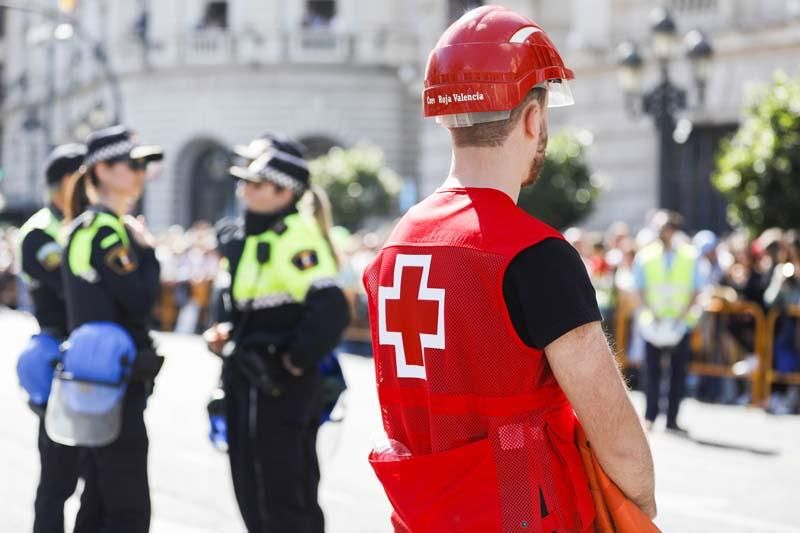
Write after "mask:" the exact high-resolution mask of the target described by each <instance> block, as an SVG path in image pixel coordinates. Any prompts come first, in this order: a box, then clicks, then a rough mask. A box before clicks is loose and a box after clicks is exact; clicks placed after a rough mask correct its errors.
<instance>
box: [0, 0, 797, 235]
mask: <svg viewBox="0 0 800 533" xmlns="http://www.w3.org/2000/svg"><path fill="white" fill-rule="evenodd" d="M478 3H480V2H476V1H472V0H449V1H448V0H407V1H402V0H385V1H382V2H374V1H370V0H303V1H300V0H297V1H292V2H283V1H280V0H228V1H208V0H163V1H158V2H156V1H154V0H138V1H130V2H117V1H109V0H72V2H65V1H63V0H62V2H61V4H62V7H64V4H66V5H67V7H68V8H69V7H72V8H73V10H72V11H71V12H70V13H69V17H72V19H70V18H69V17H68V16H67V15H63V14H62V15H60V16H59V15H58V11H57V8H58V4H59V2H57V1H56V0H38V1H37V2H33V3H31V2H28V4H38V5H40V6H41V7H42V9H43V10H44V11H47V13H48V14H49V15H52V16H50V17H44V16H42V15H41V14H37V13H30V12H23V11H18V10H10V11H7V12H6V14H5V33H4V43H3V47H2V51H3V54H2V61H3V69H2V72H3V74H2V76H3V80H4V81H3V88H4V91H3V94H4V100H3V106H2V166H3V172H4V176H5V177H4V180H3V181H2V182H0V192H2V194H3V195H4V196H5V198H6V201H7V202H8V203H9V204H11V205H14V204H26V203H30V204H33V203H36V202H38V201H40V199H41V195H42V190H43V177H42V176H41V174H42V172H41V170H42V169H41V163H42V161H43V159H44V157H45V155H46V153H47V150H48V149H49V146H51V145H53V144H57V143H60V142H64V141H68V140H76V139H82V138H83V137H85V135H86V133H87V132H88V131H89V130H91V128H93V127H97V126H99V125H102V124H107V123H111V122H114V121H115V120H121V121H123V122H124V123H126V124H128V125H130V126H132V127H133V128H135V129H136V130H137V131H138V132H139V133H140V136H141V137H142V139H143V140H145V141H148V142H157V143H160V144H162V145H163V146H164V147H165V149H166V152H167V160H166V161H165V163H164V167H163V170H162V173H161V176H160V177H159V178H158V179H157V180H155V181H154V182H153V183H151V184H150V185H149V186H148V188H147V193H146V196H145V199H144V204H143V207H144V211H145V214H146V215H147V216H148V218H149V220H150V222H151V224H152V225H153V226H154V227H156V228H163V227H165V226H167V225H169V224H174V223H180V224H188V223H191V222H192V221H194V220H198V219H209V218H212V219H213V218H216V217H218V216H220V215H221V214H222V213H224V212H225V211H226V210H229V209H230V207H231V205H232V203H233V197H232V194H233V192H232V187H231V186H230V182H229V181H228V179H227V176H226V168H227V164H228V163H227V152H226V150H227V147H229V146H230V145H232V144H236V143H242V142H245V141H246V140H247V139H249V138H251V137H252V136H254V135H256V134H258V133H259V132H261V131H265V130H272V131H282V132H285V133H287V134H289V135H292V136H295V137H297V138H299V139H301V140H303V141H304V142H305V143H306V144H307V145H308V146H309V147H310V148H311V151H312V152H313V153H324V151H326V150H327V149H328V148H330V147H331V146H334V145H341V146H350V145H354V144H356V143H358V142H360V141H367V142H370V143H373V144H376V145H378V146H380V147H381V148H382V149H383V150H384V152H385V154H386V160H387V163H388V164H389V165H390V166H391V167H393V168H394V169H395V170H396V171H397V172H398V173H399V174H400V175H401V176H403V177H404V179H405V180H406V181H407V182H408V183H410V184H413V185H414V186H415V188H416V190H417V192H418V194H420V195H423V194H426V193H428V192H430V191H431V190H433V189H435V188H436V186H437V185H438V183H439V182H440V181H441V180H442V179H443V178H444V177H445V175H446V173H447V170H448V168H449V162H450V152H449V142H448V141H449V139H448V134H447V132H446V130H443V129H442V128H440V127H438V126H436V125H435V124H433V123H432V122H431V121H423V120H422V118H421V106H420V100H419V98H420V92H421V89H422V81H421V79H422V76H423V74H424V66H425V60H426V58H427V53H428V51H429V50H430V49H431V47H432V46H433V45H434V44H435V42H436V40H437V39H438V37H439V35H440V34H441V32H442V30H443V29H444V28H445V27H446V26H447V24H448V23H449V22H450V21H451V20H453V19H454V18H455V17H457V16H458V15H459V14H460V13H462V12H463V11H464V10H465V9H466V8H468V7H472V6H474V5H476V4H478ZM504 3H505V4H506V5H508V6H509V7H512V8H515V9H518V10H519V11H521V12H524V13H526V14H528V15H531V16H532V17H533V18H534V19H535V20H537V21H538V22H539V23H540V24H541V25H542V26H543V27H544V28H545V29H546V30H547V31H548V33H550V34H551V35H552V37H553V38H554V40H555V42H556V44H557V45H558V46H559V47H560V48H561V49H562V50H563V55H564V56H565V58H566V60H567V62H568V63H569V64H570V65H571V66H572V67H573V68H574V70H575V72H576V77H577V79H576V80H575V83H574V84H573V92H574V93H575V98H576V102H577V105H576V106H574V107H572V108H567V109H555V110H553V113H551V116H550V118H551V129H552V130H559V129H561V128H565V127H571V128H579V129H581V130H587V131H589V132H590V133H591V134H592V136H593V138H594V143H593V144H592V146H591V147H590V148H589V151H588V157H589V162H590V165H591V167H592V170H593V172H595V173H596V175H597V176H598V181H600V182H601V183H602V185H603V188H604V192H603V194H602V196H601V199H600V201H599V203H598V206H597V209H596V211H595V213H594V214H593V215H592V217H591V218H590V220H589V221H587V224H588V225H590V226H593V227H603V226H605V225H607V224H608V223H610V222H611V221H613V220H625V221H627V222H629V223H631V224H633V225H640V224H641V223H642V222H643V219H644V216H645V214H646V212H647V211H648V210H649V209H652V208H653V207H655V206H656V205H657V203H658V197H657V191H658V182H657V175H656V174H657V172H656V169H657V167H656V163H657V138H656V134H655V129H654V127H653V125H652V122H651V121H650V120H649V119H648V118H647V117H643V116H638V117H631V116H628V115H627V114H626V112H625V105H624V98H623V93H622V91H621V90H620V88H619V87H618V84H617V69H616V66H615V54H614V50H615V48H616V45H617V44H618V43H619V42H620V41H622V40H623V39H626V38H634V39H639V40H640V41H642V43H645V41H646V38H647V35H648V31H649V30H648V19H647V15H648V12H649V10H650V8H652V7H653V6H654V5H656V4H657V3H658V2H655V1H644V0H636V1H634V0H571V1H564V0H513V1H512V0H508V1H506V2H504ZM667 4H668V6H669V7H670V8H672V9H673V11H674V17H675V19H676V21H677V23H678V26H679V30H688V29H690V28H695V27H697V28H702V29H704V30H706V31H707V32H708V33H709V35H710V38H711V39H712V42H713V44H714V48H715V52H716V54H715V58H714V61H713V63H712V66H711V71H710V74H709V82H708V89H707V96H706V105H705V106H704V107H703V108H702V109H700V108H697V107H696V106H695V107H693V108H690V109H689V110H688V111H687V112H686V114H685V118H688V119H689V120H690V123H691V124H692V125H693V129H692V131H691V134H690V135H688V139H687V142H686V143H685V144H686V149H685V150H684V152H682V155H681V157H680V161H678V162H676V166H679V167H680V168H681V172H682V173H683V174H685V175H687V176H689V177H687V178H685V179H683V181H681V183H685V184H686V186H687V187H689V188H688V189H687V190H686V191H685V194H684V196H687V197H690V198H697V199H698V201H697V203H698V205H697V206H695V205H692V206H689V205H688V204H687V207H686V208H687V209H690V208H691V209H696V210H697V209H700V210H702V209H701V208H702V207H703V206H704V205H707V200H706V199H705V197H706V196H707V195H708V194H709V192H708V191H705V190H703V191H701V192H702V194H694V196H693V191H694V189H692V188H691V187H693V184H697V183H700V184H702V183H703V180H705V182H706V183H707V178H708V168H706V167H708V166H709V165H710V163H709V161H711V155H712V154H713V146H715V145H716V143H717V142H718V140H719V138H720V137H721V136H722V135H724V134H725V133H727V132H729V131H730V129H731V128H732V127H734V126H735V124H736V123H737V122H738V120H739V111H740V108H741V105H742V102H743V99H744V88H745V86H746V85H747V83H748V82H750V81H766V80H768V79H769V78H770V77H771V76H772V73H773V71H774V70H776V69H778V68H783V69H785V70H788V71H791V70H792V69H797V64H798V61H797V58H798V57H800V18H798V15H800V5H798V4H800V2H798V0H762V1H759V2H751V1H747V0H671V1H668V2H667ZM672 75H673V78H674V79H675V81H676V82H677V83H679V84H681V85H684V86H686V87H691V85H692V79H691V73H690V69H689V68H688V64H687V63H686V61H683V60H679V61H677V62H676V63H675V65H674V68H673V69H672ZM655 77H656V71H655V69H654V70H653V71H652V72H648V78H649V81H651V82H652V81H654V80H655ZM701 152H702V154H701V155H697V154H700V153H701ZM694 192H695V193H696V192H697V191H694ZM698 206H699V207H698ZM698 216H701V218H700V219H698V220H701V219H702V215H698Z"/></svg>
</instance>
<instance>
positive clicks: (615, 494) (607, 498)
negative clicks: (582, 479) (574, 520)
mask: <svg viewBox="0 0 800 533" xmlns="http://www.w3.org/2000/svg"><path fill="white" fill-rule="evenodd" d="M575 441H576V444H577V445H578V450H579V451H580V453H581V459H582V460H583V466H584V468H585V469H586V478H587V479H588V480H589V490H590V491H591V493H592V500H594V509H595V525H594V530H595V533H660V532H661V530H660V529H658V527H656V525H655V524H654V523H653V521H652V520H650V519H649V518H648V517H647V516H646V515H645V514H644V513H643V512H642V510H641V509H639V507H637V506H636V504H634V503H633V502H632V501H630V500H629V499H628V498H627V497H626V496H625V495H624V494H623V493H622V491H621V490H619V487H617V486H616V485H615V484H614V482H613V481H611V479H610V478H609V477H608V475H607V474H606V473H605V472H604V471H603V467H601V466H600V463H599V462H598V461H597V457H596V456H595V454H594V452H592V448H591V445H590V444H589V440H588V439H587V438H586V433H585V432H584V431H583V428H582V427H581V425H580V424H579V423H576V424H575Z"/></svg>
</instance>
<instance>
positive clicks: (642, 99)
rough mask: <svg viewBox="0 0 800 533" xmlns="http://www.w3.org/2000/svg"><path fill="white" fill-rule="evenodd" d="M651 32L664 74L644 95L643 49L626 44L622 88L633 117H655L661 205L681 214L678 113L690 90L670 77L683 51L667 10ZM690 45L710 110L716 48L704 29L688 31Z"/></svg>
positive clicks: (654, 16)
mask: <svg viewBox="0 0 800 533" xmlns="http://www.w3.org/2000/svg"><path fill="white" fill-rule="evenodd" d="M650 30H651V31H650V33H651V39H650V41H651V43H650V50H651V53H652V58H653V59H655V61H656V62H657V63H658V69H659V73H660V74H659V81H658V83H657V84H656V85H655V86H654V87H652V88H651V89H649V90H647V91H644V92H642V71H643V68H644V59H643V57H642V55H641V54H640V52H639V47H638V45H637V44H636V43H634V42H632V41H626V42H623V43H621V44H620V45H619V46H618V47H617V66H618V67H619V83H620V87H621V88H622V90H623V92H624V93H625V107H626V110H627V111H628V112H629V114H631V115H638V114H639V113H641V112H644V113H646V114H648V115H650V116H651V117H652V118H653V121H654V123H655V126H656V129H657V132H658V143H659V152H658V160H659V164H658V168H659V172H658V174H659V195H658V199H659V205H660V207H665V208H668V209H677V208H678V206H679V205H680V198H679V197H678V192H679V188H678V187H677V184H676V183H675V179H674V172H672V169H671V166H672V163H673V161H674V158H673V154H674V148H675V141H674V140H673V132H674V131H675V125H676V121H677V118H676V117H677V115H678V113H680V112H681V111H682V110H684V109H686V106H687V98H686V90H685V89H683V88H681V87H679V86H677V85H675V84H674V83H673V81H672V80H671V79H670V75H669V70H670V69H669V67H670V63H671V62H672V61H673V60H674V59H675V56H676V53H677V50H678V48H679V39H678V32H677V27H676V25H675V21H674V20H673V18H672V16H671V15H670V13H669V11H668V10H666V9H664V8H656V9H654V10H653V12H652V13H651V26H650ZM684 42H685V46H686V48H685V50H686V57H687V58H688V59H689V61H690V63H691V66H692V71H693V74H694V84H695V90H696V91H697V102H698V105H699V106H700V107H702V106H704V105H705V88H706V81H707V79H708V70H709V64H710V60H711V57H712V56H713V49H712V47H711V43H710V42H709V41H708V39H707V38H706V37H705V35H703V33H701V32H700V31H698V30H692V31H690V32H688V33H687V34H686V36H685V40H684Z"/></svg>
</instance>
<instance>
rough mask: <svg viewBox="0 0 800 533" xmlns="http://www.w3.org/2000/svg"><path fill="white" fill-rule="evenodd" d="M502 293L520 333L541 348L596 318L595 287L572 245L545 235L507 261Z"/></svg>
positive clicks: (534, 345) (532, 344) (597, 311)
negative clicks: (538, 241) (546, 237)
mask: <svg viewBox="0 0 800 533" xmlns="http://www.w3.org/2000/svg"><path fill="white" fill-rule="evenodd" d="M503 296H504V297H505V300H506V306H507V307H508V313H509V315H510V316H511V322H512V323H513V324H514V329H516V331H517V334H518V335H519V337H520V338H521V339H522V340H523V342H525V344H527V345H528V346H530V347H532V348H539V349H543V348H544V347H545V346H547V345H548V344H550V343H551V342H553V341H554V340H556V339H558V338H559V337H561V336H562V335H564V334H565V333H567V332H569V331H571V330H573V329H575V328H577V327H579V326H582V325H584V324H588V323H590V322H595V321H599V320H601V315H600V309H599V308H598V307H597V299H596V297H595V291H594V287H593V286H592V282H591V281H590V279H589V274H588V273H587V272H586V267H585V266H584V264H583V261H582V260H581V257H580V255H579V254H578V252H577V250H575V248H573V247H572V246H571V245H570V244H569V243H567V242H566V241H563V240H561V239H546V240H544V241H542V242H540V243H538V244H536V245H534V246H531V247H530V248H526V249H525V250H523V251H522V252H520V253H519V254H518V255H517V256H516V257H515V258H514V259H513V260H512V261H511V263H510V264H509V265H508V269H507V270H506V273H505V276H504V278H503Z"/></svg>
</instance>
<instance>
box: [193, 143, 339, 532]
mask: <svg viewBox="0 0 800 533" xmlns="http://www.w3.org/2000/svg"><path fill="white" fill-rule="evenodd" d="M251 145H252V143H251ZM231 174H232V175H233V176H234V177H235V178H237V180H238V183H237V187H238V189H237V194H238V196H239V198H240V199H241V201H242V203H243V204H244V208H245V214H244V220H237V221H223V222H221V223H220V224H219V225H218V240H219V246H220V251H221V253H222V255H223V257H224V259H223V262H224V263H225V264H226V265H227V266H226V272H227V273H228V285H227V288H225V289H224V290H223V291H222V294H223V299H224V301H225V302H226V305H224V306H223V310H224V313H223V314H222V315H221V316H218V317H216V320H217V321H218V322H219V323H218V324H216V325H215V326H213V327H212V328H210V329H209V331H207V332H206V339H207V341H208V343H209V348H210V349H211V351H213V352H215V353H221V354H223V355H224V356H227V357H226V359H225V363H224V366H223V384H224V389H225V397H226V417H227V422H228V446H229V450H228V453H229V457H230V463H231V475H232V478H233V485H234V491H235V493H236V499H237V502H238V504H239V509H240V511H241V513H242V517H243V518H244V522H245V524H246V526H247V529H248V531H250V532H251V533H264V532H280V533H293V532H315V533H316V532H321V531H323V530H324V517H323V513H322V510H321V509H320V507H319V504H318V502H317V488H318V485H319V476H320V473H319V464H318V461H317V454H316V436H317V428H318V426H319V423H320V417H321V413H322V400H321V390H320V376H319V371H318V368H317V367H318V364H319V361H320V359H321V358H322V357H323V356H324V355H326V354H328V353H330V352H331V351H332V350H333V348H334V347H335V346H336V345H337V344H338V342H339V340H340V337H341V334H342V332H343V330H344V328H345V326H346V325H347V323H348V320H349V310H348V306H347V302H346V300H345V297H344V294H343V292H342V290H341V289H340V288H339V287H338V285H337V283H336V281H335V279H334V278H335V277H336V275H337V267H336V260H335V257H334V254H333V251H332V248H331V245H330V242H329V240H328V238H327V234H326V233H325V232H324V231H323V230H322V229H321V228H320V226H319V224H318V223H317V222H316V221H315V220H314V219H313V218H312V217H310V216H307V215H305V214H301V213H300V212H298V206H297V204H298V202H299V200H300V198H301V197H302V196H303V195H304V194H305V192H306V191H307V190H308V189H309V177H310V176H309V170H308V165H307V164H306V161H305V159H304V157H303V153H302V149H301V147H300V146H299V145H298V144H297V143H294V142H292V141H288V140H287V139H285V138H282V137H275V138H272V139H271V140H270V141H269V142H268V143H266V144H265V145H263V150H262V152H261V154H260V155H258V157H257V158H256V159H255V160H254V161H252V162H251V163H250V164H249V165H248V166H247V167H246V168H245V167H232V168H231ZM225 321H228V323H227V324H225V323H224V322H225ZM226 342H227V345H226Z"/></svg>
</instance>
